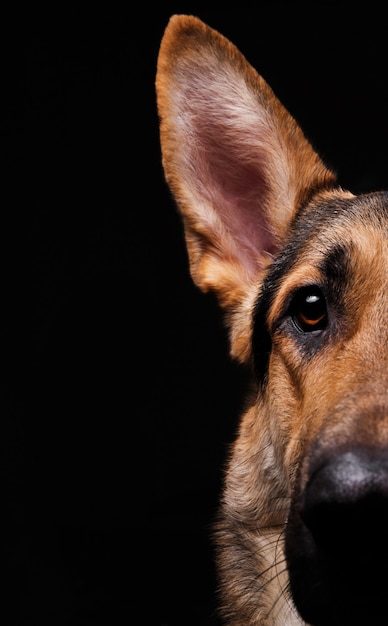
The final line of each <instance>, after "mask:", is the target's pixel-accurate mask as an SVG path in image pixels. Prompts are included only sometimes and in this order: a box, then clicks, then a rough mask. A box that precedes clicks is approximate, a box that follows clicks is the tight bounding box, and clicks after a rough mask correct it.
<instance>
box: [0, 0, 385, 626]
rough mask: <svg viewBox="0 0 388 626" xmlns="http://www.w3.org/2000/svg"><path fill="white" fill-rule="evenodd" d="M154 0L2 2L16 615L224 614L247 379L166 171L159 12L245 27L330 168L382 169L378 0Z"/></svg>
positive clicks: (363, 176)
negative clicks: (223, 572) (224, 486)
mask: <svg viewBox="0 0 388 626" xmlns="http://www.w3.org/2000/svg"><path fill="white" fill-rule="evenodd" d="M52 4H53V3H52ZM162 5H163V8H162V9H161V8H159V5H157V6H156V8H155V7H152V8H151V7H150V5H145V6H144V7H143V8H139V7H135V8H132V9H130V8H122V6H124V5H122V6H121V5H118V6H117V8H107V7H108V6H109V7H111V5H101V7H100V8H97V7H98V6H99V5H98V3H97V4H95V5H90V7H89V9H88V10H86V9H85V8H84V9H82V10H80V9H79V8H78V7H77V6H76V5H74V8H72V5H65V4H64V5H62V6H61V5H59V6H58V5H57V4H55V7H56V8H55V9H52V8H48V9H45V10H40V11H39V10H38V9H36V8H34V9H29V11H28V13H26V9H24V8H23V11H22V10H20V13H18V12H17V11H14V12H13V14H12V15H11V14H9V15H5V14H3V21H2V31H3V33H2V37H1V57H0V80H1V108H2V115H1V144H0V154H1V156H2V160H3V165H2V168H1V171H0V184H1V192H2V193H1V231H0V232H1V249H2V253H3V254H2V257H3V262H2V285H3V289H2V294H3V300H2V310H3V313H4V316H5V317H4V322H3V325H2V331H3V332H2V350H1V353H2V357H3V365H4V373H3V376H2V379H1V380H2V384H1V389H0V391H1V400H2V402H1V406H2V410H1V420H0V428H1V432H0V451H1V457H0V463H1V465H0V468H1V496H2V497H1V501H2V505H3V506H2V515H1V517H2V520H3V523H4V524H5V528H4V530H3V531H2V533H1V544H2V557H1V561H0V562H1V568H2V573H3V576H5V584H3V585H2V594H3V599H2V600H1V602H0V619H2V617H1V614H2V613H4V615H5V613H6V612H9V613H10V615H11V616H10V617H7V620H6V621H4V620H3V619H2V621H3V623H7V624H9V625H13V624H15V625H16V624H17V625H18V626H26V625H30V624H31V625H32V624H42V625H44V624H47V625H50V626H57V625H58V626H67V625H69V626H70V625H74V626H81V625H82V626H97V625H103V626H111V625H112V626H113V625H114V626H116V625H117V626H118V625H121V624H141V625H147V626H148V625H152V626H183V625H185V626H191V625H193V626H194V625H195V626H205V625H215V624H216V623H217V621H216V618H215V616H214V607H215V581H214V571H213V555H212V546H211V541H210V526H211V522H212V520H213V517H214V512H215V506H216V503H217V499H218V495H219V489H220V480H221V476H222V467H223V463H224V460H225V457H226V451H227V446H228V443H229V442H230V441H231V439H232V438H233V434H234V432H235V428H236V424H237V417H238V414H239V411H240V407H241V406H242V395H243V391H244V383H243V375H242V372H241V371H240V370H239V368H238V367H237V366H236V365H235V364H233V363H231V362H230V361H229V359H228V346H227V342H226V335H225V332H224V329H223V327H222V324H221V322H220V317H219V313H218V310H217V307H216V305H215V303H214V301H213V299H212V298H210V297H205V296H203V295H201V294H200V293H199V292H198V290H197V289H196V288H195V287H194V286H193V285H192V283H191V280H190V278H189V274H188V265H187V258H186V251H185V247H184V242H183V234H182V230H181V223H180V220H179V217H178V215H177V212H176V210H175V207H174V204H173V202H172V199H171V197H170V194H169V192H168V190H167V188H166V185H165V183H164V179H163V173H162V170H161V164H160V148H159V137H158V121H157V114H156V106H155V93H154V78H155V66H156V58H157V53H158V47H159V43H160V40H161V37H162V34H163V30H164V28H165V26H166V24H167V21H168V18H169V16H170V15H171V14H172V13H193V14H196V15H198V16H199V17H201V18H202V19H203V20H204V21H206V22H207V23H209V25H211V26H213V27H214V28H216V29H217V30H219V31H221V32H222V33H223V34H224V35H226V36H227V37H229V38H230V39H231V40H232V41H233V42H234V43H235V44H237V45H238V47H239V48H240V49H241V50H242V52H243V53H244V54H245V56H246V57H247V58H248V60H249V61H250V62H251V63H252V64H253V65H254V66H255V67H256V68H257V69H258V70H259V71H260V72H261V73H262V74H263V76H264V78H266V80H267V81H268V82H269V83H270V85H271V86H272V88H273V89H274V91H275V93H276V94H277V95H278V96H279V97H280V99H281V100H282V101H283V103H284V104H285V105H286V106H287V108H288V109H289V110H290V112H291V113H292V114H293V115H294V116H295V117H296V119H297V120H298V121H299V122H300V123H301V125H302V127H303V128H304V130H305V132H306V134H307V135H308V137H309V138H310V139H311V140H312V141H313V143H314V145H315V147H316V148H317V149H318V150H319V152H320V153H321V154H322V156H323V157H324V159H325V160H326V162H327V163H328V164H329V165H331V166H333V167H335V168H336V170H337V171H338V175H339V180H340V182H341V184H342V185H343V186H344V187H349V188H350V189H351V190H352V191H372V190H375V189H379V188H384V187H388V180H387V179H388V173H387V156H386V141H387V136H388V132H387V131H388V128H387V79H386V63H387V34H386V28H385V24H386V22H385V16H384V15H383V13H382V9H381V11H380V12H379V11H378V10H376V9H374V7H373V5H371V4H369V3H368V4H366V3H365V4H364V5H363V6H359V7H358V8H356V5H355V4H343V3H340V2H336V3H334V2H333V3H329V2H327V3H323V2H316V3H306V4H304V3H303V4H301V3H294V2H287V3H279V2H273V3H270V4H269V6H267V3H265V4H260V3H252V4H251V5H250V6H251V8H250V9H248V8H244V9H243V8H233V9H232V8H231V9H229V10H210V9H201V8H199V6H200V5H196V4H195V3H194V4H189V3H186V4H184V3H183V4H182V3H176V4H175V5H174V4H171V5H170V6H168V5H166V4H165V3H162Z"/></svg>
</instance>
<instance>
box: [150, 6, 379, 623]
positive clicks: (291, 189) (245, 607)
mask: <svg viewBox="0 0 388 626" xmlns="http://www.w3.org/2000/svg"><path fill="white" fill-rule="evenodd" d="M156 86H157V96H158V111H159V115H160V122H161V124H160V131H161V145H162V156H163V166H164V170H165V174H166V179H167V181H168V183H169V185H170V188H171V190H172V193H173V194H174V197H175V199H176V202H177V205H178V207H179V209H180V212H181V215H182V218H183V225H184V231H185V236H186V242H187V248H188V254H189V260H190V268H191V274H192V277H193V280H194V281H195V282H196V284H197V285H198V286H199V287H200V288H201V289H202V290H203V291H209V290H210V291H213V292H215V293H216V295H217V297H218V299H219V302H220V306H221V308H222V309H223V311H224V313H225V321H226V324H227V326H228V329H229V337H230V345H231V354H232V355H233V357H235V358H236V359H238V360H239V361H241V362H242V363H245V364H247V365H249V366H250V367H251V371H252V379H253V392H252V396H251V398H250V400H249V406H248V409H247V411H246V413H245V415H244V416H243V418H242V421H241V426H240V430H239V435H238V438H237V440H236V443H235V445H234V448H233V451H232V454H231V458H230V461H229V465H228V470H227V474H226V479H225V492H224V497H223V502H222V509H221V521H220V523H219V526H218V535H217V536H218V541H219V552H220V558H219V561H220V577H221V581H222V588H223V591H222V596H223V605H224V609H223V612H224V615H225V616H226V617H227V619H229V620H230V621H231V623H234V624H251V625H254V624H261V625H264V624H279V625H280V624H282V625H283V624H286V623H287V624H301V623H303V621H302V620H305V621H307V622H309V623H310V624H314V625H315V626H320V625H322V626H323V625H325V626H329V625H330V626H334V625H335V624H338V626H339V625H341V626H345V625H347V624H349V626H350V624H351V625H352V626H354V625H355V624H361V623H363V624H365V623H369V622H371V623H373V622H374V623H377V622H378V623H381V619H382V617H383V616H384V608H385V599H384V590H385V585H386V583H388V575H387V574H386V573H384V570H383V569H382V566H381V563H382V562H385V560H386V558H387V557H388V540H387V539H386V538H385V533H384V529H385V528H386V522H387V521H388V425H387V392H386V376H387V374H386V372H387V332H388V330H387V329H388V324H387V322H388V306H387V297H386V294H387V286H388V272H387V258H388V239H387V235H386V233H387V212H388V195H386V194H384V193H373V194H367V195H363V196H354V195H353V194H352V193H350V192H348V191H344V190H342V189H341V188H340V187H339V186H338V184H337V181H336V177H335V174H334V173H333V172H332V171H331V170H330V169H329V168H328V167H327V166H326V165H325V164H324V163H323V161H322V160H321V159H320V157H319V156H318V154H317V153H316V152H315V150H314V149H313V148H312V146H311V144H310V143H309V142H308V141H307V139H306V138H305V136H304V135H303V133H302V131H301V129H300V128H299V126H298V125H297V123H296V122H295V120H294V119H293V118H292V117H291V116H290V115H289V113H288V112H287V111H286V110H285V109H284V107H283V106H282V105H281V104H280V102H279V101H278V99H277V98H276V96H275V95H274V93H273V92H272V90H271V89H270V87H269V86H268V85H267V84H266V82H265V81H264V80H263V78H262V77H261V76H259V75H258V74H257V73H256V71H255V70H254V69H253V68H252V67H251V66H250V65H249V64H248V62H247V61H246V59H245V58H244V57H243V56H242V55H241V54H240V52H238V50H237V49H236V48H235V47H234V46H233V45H232V44H231V43H230V42H228V41H227V40H226V39H225V38H224V37H222V36H221V35H220V34H219V33H217V32H215V31H214V30H212V29H210V28H209V27H207V26H206V25H204V24H203V23H202V22H201V21H200V20H198V19H196V18H194V17H189V16H174V17H173V18H172V19H171V21H170V23H169V25H168V27H167V29H166V32H165V35H164V38H163V41H162V44H161V48H160V54H159V59H158V71H157V82H156ZM283 555H285V559H286V565H285V566H283V565H282V559H283V558H284V556H283ZM289 589H290V590H291V594H292V598H293V603H294V605H295V606H296V607H297V612H298V613H299V616H298V614H297V612H296V611H295V609H294V608H293V607H292V605H291V603H290V602H289V600H288V596H287V594H288V591H289ZM281 594H282V596H281ZM379 620H380V621H379Z"/></svg>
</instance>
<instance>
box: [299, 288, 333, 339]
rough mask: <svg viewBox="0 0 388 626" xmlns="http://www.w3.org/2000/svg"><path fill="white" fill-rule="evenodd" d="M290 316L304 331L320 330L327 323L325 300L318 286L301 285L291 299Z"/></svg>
mask: <svg viewBox="0 0 388 626" xmlns="http://www.w3.org/2000/svg"><path fill="white" fill-rule="evenodd" d="M291 317H292V319H293V321H294V323H295V325H296V326H297V328H298V329H299V330H301V331H302V332H304V333H308V332H312V331H314V330H322V329H323V328H325V326H326V324H327V308H326V300H325V297H324V295H323V293H322V291H321V290H320V289H319V288H318V287H303V289H300V290H299V291H298V293H297V294H296V295H295V297H294V299H293V301H292V311H291Z"/></svg>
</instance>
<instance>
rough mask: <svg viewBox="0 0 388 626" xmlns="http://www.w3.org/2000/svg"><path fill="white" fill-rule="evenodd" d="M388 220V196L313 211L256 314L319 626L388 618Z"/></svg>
mask: <svg viewBox="0 0 388 626" xmlns="http://www.w3.org/2000/svg"><path fill="white" fill-rule="evenodd" d="M333 203H334V204H333ZM333 209H335V215H334V216H333ZM309 215H311V219H310V218H309ZM317 216H319V217H317ZM387 216H388V194H371V195H368V196H364V197H357V198H349V199H343V200H339V199H336V198H331V197H330V196H329V197H328V198H324V199H321V200H318V201H316V202H313V203H311V204H308V205H307V206H306V207H305V208H304V209H303V210H302V211H301V213H300V215H299V216H298V218H297V219H296V220H295V223H294V226H293V229H292V232H291V234H290V238H289V240H288V242H287V243H286V245H285V247H284V248H283V249H282V251H281V252H280V253H279V255H278V257H277V259H276V261H275V262H274V264H273V265H272V267H271V268H270V270H269V273H268V275H267V277H266V278H265V280H264V285H263V289H262V290H261V293H260V296H259V298H258V301H257V304H256V307H255V309H254V311H253V342H252V347H253V352H254V355H255V364H256V368H255V369H256V380H259V381H262V382H261V384H262V389H261V393H262V394H263V396H264V397H265V398H266V402H268V404H270V405H271V408H270V411H268V412H267V419H268V420H269V421H270V423H271V437H272V438H273V439H275V438H277V441H276V450H277V452H278V453H279V452H280V458H279V466H280V464H282V467H283V471H284V483H285V485H287V487H286V489H285V494H284V495H285V497H286V498H287V495H288V494H290V502H289V503H288V505H287V506H289V510H287V511H286V519H287V525H286V531H285V553H286V558H287V565H288V572H289V577H290V583H291V590H292V593H293V597H294V601H295V602H296V604H297V606H298V608H299V610H300V612H301V614H302V616H303V617H304V618H305V619H306V620H307V621H308V622H310V623H312V624H356V623H365V622H367V621H368V620H372V622H373V620H374V619H375V620H378V618H379V617H380V618H381V616H382V612H383V614H384V613H385V601H384V597H385V591H384V590H385V588H386V584H387V578H386V575H385V574H384V573H382V568H381V559H383V562H385V559H386V557H387V556H388V555H387V554H386V551H387V545H388V544H387V542H386V541H385V540H384V539H383V537H384V535H385V533H386V530H387V528H388V526H387V524H388V501H387V496H388V453H387V450H388V425H387V419H386V416H387V408H388V407H387V393H386V388H387V372H388V367H387V365H388V363H387V350H386V346H387V344H388V342H387V330H388V317H387V316H388V307H387V297H386V294H387V287H388V284H387V278H388V274H387V258H388V257H387V253H388V249H387V243H388V240H387V235H386V233H387ZM263 345H265V346H267V349H266V351H265V353H264V354H263V352H262V351H261V350H260V346H263ZM257 419H260V416H259V415H257ZM375 611H376V615H375V613H374V612H375Z"/></svg>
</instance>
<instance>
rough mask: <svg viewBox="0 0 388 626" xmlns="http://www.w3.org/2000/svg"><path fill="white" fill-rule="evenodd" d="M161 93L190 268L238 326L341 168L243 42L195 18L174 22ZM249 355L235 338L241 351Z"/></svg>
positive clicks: (160, 71) (166, 157) (167, 157)
mask: <svg viewBox="0 0 388 626" xmlns="http://www.w3.org/2000/svg"><path fill="white" fill-rule="evenodd" d="M156 90H157V102H158V112H159V117H160V133H161V147H162V157H163V167H164V171H165V175H166V180H167V182H168V184H169V186H170V189H171V191H172V193H173V194H174V197H175V199H176V202H177V204H178V206H179V208H180V211H181V213H182V216H183V221H184V228H185V235H186V242H187V248H188V254H189V260H190V268H191V274H192V277H193V279H194V281H195V282H196V284H197V285H198V286H199V287H200V288H201V289H202V290H203V291H208V290H211V291H214V292H215V293H216V294H217V296H218V299H219V301H220V304H221V306H222V307H223V308H224V309H225V311H226V312H227V313H228V314H229V318H230V324H231V326H232V325H233V321H232V318H233V316H234V315H235V314H236V313H238V311H241V307H243V308H244V307H245V306H247V305H244V301H246V298H247V294H249V293H252V292H254V293H257V285H259V284H260V275H261V274H262V271H263V269H264V268H265V265H266V264H267V262H268V258H270V257H271V255H272V254H274V253H275V252H276V250H277V247H278V246H279V243H280V242H281V241H282V240H283V239H284V237H285V235H286V233H287V229H288V227H289V225H290V222H291V220H292V218H293V216H294V214H295V212H296V211H297V209H298V207H299V206H300V205H301V203H303V202H304V201H305V200H306V199H307V198H308V197H309V196H310V195H311V193H312V192H313V191H314V190H318V189H322V188H326V187H329V186H333V184H334V175H333V173H332V172H330V171H329V170H328V169H327V168H326V167H325V166H324V164H323V163H322V161H321V160H320V158H319V157H318V155H317V154H316V152H315V151H314V150H313V149H312V147H311V145H310V144H309V143H308V141H307V140H306V138H305V137H304V135H303V133H302V131H301V130H300V128H299V127H298V125H297V124H296V122H295V120H294V119H293V118H292V117H291V115H290V114H289V113H288V112H287V111H286V110H285V108H284V107H283V106H282V105H281V104H280V102H279V101H278V99H277V98H276V97H275V95H274V93H273V92H272V90H271V89H270V87H269V86H268V85H267V83H266V82H265V81H264V79H263V78H262V77H261V76H259V75H258V74H257V72H256V71H255V70H254V69H253V67H252V66H251V65H249V63H248V62H247V61H246V59H245V58H244V57H243V55H242V54H241V53H240V52H239V51H238V50H237V48H236V47H235V46H234V45H233V44H232V43H230V42H229V41H228V40H227V39H225V38H224V37H223V36H222V35H220V34H219V33H218V32H216V31H215V30H213V29H211V28H209V27H208V26H206V25H205V24H203V23H202V22H201V21H200V20H199V19H197V18H195V17H192V16H183V15H175V16H173V17H172V18H171V19H170V21H169V24H168V25H167V28H166V31H165V34H164V37H163V40H162V43H161V47H160V52H159V57H158V67H157V77H156ZM239 317H240V319H241V317H242V316H241V314H239ZM232 334H233V328H232ZM237 343H238V342H237ZM245 352H246V349H245V348H244V347H243V346H242V345H240V347H238V346H237V344H236V346H234V347H233V341H232V353H233V354H234V355H235V356H237V357H240V358H241V359H242V360H243V359H244V358H245V357H246V354H245Z"/></svg>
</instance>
